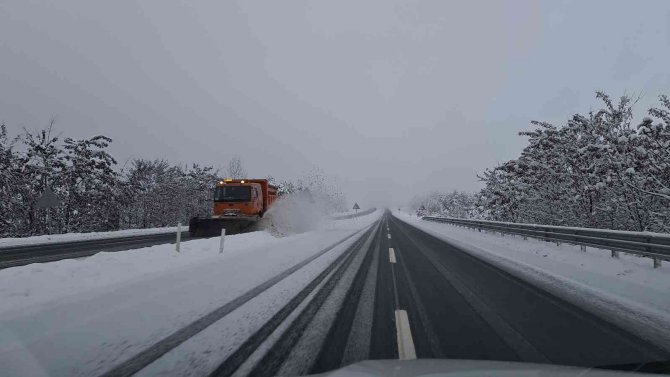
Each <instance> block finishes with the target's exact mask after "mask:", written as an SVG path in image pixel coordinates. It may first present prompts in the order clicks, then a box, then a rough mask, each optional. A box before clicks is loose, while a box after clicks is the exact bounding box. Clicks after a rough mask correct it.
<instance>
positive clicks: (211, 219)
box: [189, 178, 277, 236]
mask: <svg viewBox="0 0 670 377" xmlns="http://www.w3.org/2000/svg"><path fill="white" fill-rule="evenodd" d="M276 199H277V188H276V187H275V186H272V185H271V184H269V183H268V181H267V179H231V178H226V179H223V180H221V181H218V182H216V185H215V187H214V195H213V202H214V203H213V208H212V215H211V216H206V217H193V218H191V220H190V221H189V232H190V233H191V236H206V235H211V236H215V235H217V234H220V233H221V230H222V229H226V231H227V232H228V233H229V234H230V233H232V232H240V231H244V230H246V229H249V228H250V227H251V226H252V225H253V224H254V223H255V222H257V221H258V220H259V219H260V218H261V217H263V215H264V214H265V212H267V211H268V210H269V209H270V206H271V205H272V203H274V201H275V200H276Z"/></svg>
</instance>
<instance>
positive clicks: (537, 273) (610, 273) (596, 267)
mask: <svg viewBox="0 0 670 377" xmlns="http://www.w3.org/2000/svg"><path fill="white" fill-rule="evenodd" d="M393 215H394V216H395V217H397V218H399V219H401V220H403V221H405V222H408V223H410V224H412V225H414V226H416V227H418V228H420V229H422V230H424V231H426V232H428V233H430V234H432V235H434V236H437V237H439V238H441V239H444V240H445V241H448V242H450V243H452V244H453V245H455V246H458V247H459V248H461V249H463V250H466V251H468V252H470V253H472V254H474V255H477V256H479V257H482V258H484V259H486V260H488V261H490V262H492V263H494V264H496V265H498V266H499V267H501V268H503V269H505V270H507V271H510V272H513V273H514V274H515V275H521V276H523V277H524V278H526V279H528V280H529V281H531V282H533V283H535V284H537V285H539V286H540V287H543V288H544V289H546V290H548V291H550V292H552V293H554V294H557V295H558V296H559V297H562V298H564V299H566V300H568V301H571V302H574V303H576V304H578V305H579V306H582V307H585V308H589V309H590V310H591V311H592V312H594V313H596V314H598V315H601V316H605V317H606V318H609V319H611V321H612V322H615V323H618V324H620V325H621V326H623V327H627V328H632V329H634V330H635V331H636V332H638V333H639V334H641V335H642V336H644V337H645V338H646V339H649V340H651V341H654V342H655V343H656V344H658V345H659V346H661V347H663V348H665V349H667V350H670V264H669V263H664V265H663V266H662V267H661V268H653V264H652V261H651V259H649V258H641V257H637V256H634V255H629V254H624V253H621V258H620V259H615V258H611V256H610V251H609V250H603V249H597V248H592V247H587V250H586V252H583V251H581V250H580V247H579V246H575V245H570V244H561V245H560V246H557V245H556V244H555V243H549V242H545V241H542V240H536V239H532V238H529V239H528V240H526V241H524V240H523V238H521V237H512V236H511V235H505V236H504V237H503V236H501V235H500V233H495V234H494V233H486V232H481V233H480V232H478V231H477V230H473V229H467V228H460V227H456V226H453V225H450V224H444V223H435V222H429V221H424V220H421V219H420V218H418V217H416V216H414V215H410V214H407V213H404V212H399V211H394V212H393Z"/></svg>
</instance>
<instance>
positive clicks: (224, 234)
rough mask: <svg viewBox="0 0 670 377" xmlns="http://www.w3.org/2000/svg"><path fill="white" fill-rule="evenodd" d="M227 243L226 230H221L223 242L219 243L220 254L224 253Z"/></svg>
mask: <svg viewBox="0 0 670 377" xmlns="http://www.w3.org/2000/svg"><path fill="white" fill-rule="evenodd" d="M225 241H226V228H222V229H221V241H219V254H221V253H223V244H224V242H225Z"/></svg>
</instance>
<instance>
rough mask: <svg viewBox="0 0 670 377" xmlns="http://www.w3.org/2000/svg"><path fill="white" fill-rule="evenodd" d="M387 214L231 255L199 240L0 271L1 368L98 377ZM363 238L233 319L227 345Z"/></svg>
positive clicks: (243, 245) (235, 242)
mask: <svg viewBox="0 0 670 377" xmlns="http://www.w3.org/2000/svg"><path fill="white" fill-rule="evenodd" d="M380 214H381V211H377V212H375V213H373V214H371V215H368V216H364V217H360V218H356V219H350V220H340V221H333V222H329V223H325V224H322V227H321V229H318V230H313V231H309V232H304V233H300V234H292V235H288V236H285V237H280V238H278V237H274V236H273V235H271V234H270V233H268V232H265V231H260V232H253V233H247V234H239V235H233V236H227V237H226V241H225V250H224V252H223V254H219V252H218V246H219V239H217V238H212V239H198V240H191V241H187V242H183V243H182V247H181V252H180V253H177V252H176V251H175V250H174V245H169V244H168V245H157V246H152V247H148V248H144V249H136V250H133V251H120V252H110V253H107V252H102V253H98V254H96V255H93V256H91V257H87V258H82V259H71V260H62V261H56V262H51V263H43V264H33V265H28V266H21V267H14V268H8V269H4V270H0V365H2V366H3V369H4V370H5V371H9V372H10V375H36V376H39V375H49V376H60V375H63V376H65V375H67V376H70V375H80V376H89V375H98V374H100V373H102V372H104V371H105V370H108V369H109V368H110V367H112V366H114V365H116V364H117V363H118V362H120V361H123V360H125V359H127V358H128V357H130V356H132V355H133V354H135V353H137V352H139V351H141V350H142V349H144V348H145V347H147V346H149V345H151V344H153V343H155V342H156V341H158V340H160V339H162V338H164V337H165V336H167V335H169V334H171V333H172V332H174V331H175V330H177V329H179V328H181V327H182V326H184V325H186V324H188V323H190V322H192V321H194V320H196V319H198V318H200V317H201V316H203V315H204V314H206V313H209V312H211V311H212V310H214V309H216V308H218V307H220V306H221V305H223V304H225V303H227V302H229V301H231V300H232V299H234V298H236V297H238V296H239V295H241V294H243V293H244V292H246V291H248V290H249V289H251V288H253V287H255V286H257V285H258V284H260V283H262V282H264V281H266V280H268V279H269V278H271V277H273V276H275V275H277V274H278V273H281V272H282V271H285V270H286V269H288V268H290V267H291V266H293V265H295V264H297V263H299V262H300V261H302V260H304V259H305V258H308V257H309V256H311V255H314V254H315V253H317V252H319V251H320V250H323V249H324V248H326V247H328V246H330V245H332V244H334V243H336V242H338V241H340V240H342V239H344V238H345V237H347V236H349V235H352V234H354V233H356V232H360V231H361V230H362V229H364V228H366V227H367V226H369V225H370V224H372V223H374V222H375V221H376V220H377V219H378V218H379V216H380ZM359 234H360V233H359ZM356 238H357V237H352V238H350V239H348V240H347V241H346V242H344V243H342V244H341V245H339V246H338V247H336V248H334V249H332V250H330V251H329V252H327V253H326V254H324V255H323V256H321V257H320V258H318V259H316V260H315V261H313V262H312V263H310V264H309V265H308V266H306V267H305V268H304V269H301V270H299V271H298V272H296V273H295V274H293V275H292V276H291V277H290V279H288V280H286V281H285V282H282V283H281V284H278V285H277V286H276V287H274V288H272V291H271V292H270V291H268V292H266V293H265V294H263V295H262V297H258V298H256V299H254V300H252V302H249V303H248V304H249V305H252V306H250V307H246V305H243V306H242V307H241V308H239V309H238V310H236V311H234V312H233V313H231V314H230V315H229V316H230V318H228V317H226V318H224V320H225V321H228V322H225V323H228V324H229V326H230V323H234V324H235V326H238V327H239V326H242V325H244V327H239V328H238V327H235V326H234V327H233V328H231V333H230V334H229V335H230V336H227V337H226V339H229V342H228V343H226V344H224V346H226V347H227V348H228V349H232V348H233V347H235V346H236V345H239V343H240V342H242V341H243V340H244V339H245V336H246V335H248V334H249V332H252V331H254V329H255V328H257V327H259V326H260V325H262V323H263V322H264V321H265V320H266V319H267V317H268V315H272V314H273V312H274V311H276V310H278V309H279V308H280V307H281V305H283V303H285V302H286V301H288V300H289V299H290V298H291V297H292V295H294V294H295V293H296V292H297V291H298V290H299V289H301V288H302V287H303V286H304V285H305V284H306V282H308V281H309V280H310V277H313V276H315V275H316V274H318V273H319V272H320V271H321V270H322V269H323V268H325V266H326V265H327V264H328V263H329V262H330V261H332V260H334V259H335V258H336V257H337V256H338V255H340V254H341V253H342V252H343V251H344V250H345V249H346V248H347V247H348V246H349V245H351V243H353V242H354V241H355V240H356ZM245 307H246V308H245ZM250 308H251V309H250ZM240 313H246V314H240ZM230 321H233V322H230ZM238 330H239V331H238Z"/></svg>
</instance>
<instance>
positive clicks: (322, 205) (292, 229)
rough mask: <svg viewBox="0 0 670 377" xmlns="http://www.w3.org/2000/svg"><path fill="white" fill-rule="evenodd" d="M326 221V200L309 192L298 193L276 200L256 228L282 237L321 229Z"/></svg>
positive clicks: (327, 216) (327, 217)
mask: <svg viewBox="0 0 670 377" xmlns="http://www.w3.org/2000/svg"><path fill="white" fill-rule="evenodd" d="M328 221H329V214H328V202H327V200H325V199H323V198H321V196H320V195H313V194H311V193H310V192H309V191H299V192H296V193H293V194H287V195H283V196H282V197H281V198H280V199H278V200H277V202H276V203H274V204H273V205H272V208H270V210H269V211H268V212H267V213H266V214H265V216H264V217H263V219H262V220H261V221H260V223H259V225H258V227H259V229H261V230H267V231H269V232H271V233H272V234H274V235H279V236H284V235H288V234H296V233H304V232H309V231H312V230H318V229H323V227H324V226H325V224H326V223H327V222H328Z"/></svg>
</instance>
